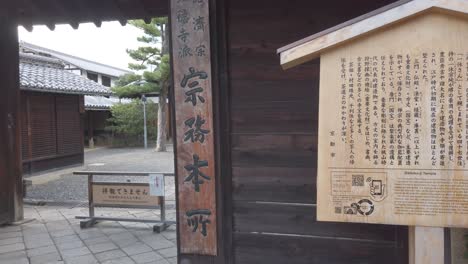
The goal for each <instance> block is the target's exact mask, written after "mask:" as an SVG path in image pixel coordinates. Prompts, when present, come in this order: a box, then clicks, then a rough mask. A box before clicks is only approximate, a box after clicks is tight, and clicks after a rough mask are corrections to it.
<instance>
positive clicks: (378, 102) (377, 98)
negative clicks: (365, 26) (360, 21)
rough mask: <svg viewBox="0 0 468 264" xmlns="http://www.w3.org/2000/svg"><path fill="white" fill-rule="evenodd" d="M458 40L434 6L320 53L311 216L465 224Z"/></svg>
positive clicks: (464, 32) (466, 180)
mask: <svg viewBox="0 0 468 264" xmlns="http://www.w3.org/2000/svg"><path fill="white" fill-rule="evenodd" d="M467 47H468V19H466V17H461V16H452V15H450V14H447V13H439V12H435V13H427V14H424V15H422V16H418V17H415V18H413V19H411V20H408V21H406V22H405V23H401V24H397V25H395V26H393V27H390V28H387V29H385V30H383V31H379V32H376V33H374V34H370V35H368V36H366V37H363V38H360V39H357V40H356V41H354V42H349V43H347V44H346V45H343V46H340V47H339V48H336V49H333V50H329V51H327V52H325V53H324V54H322V56H321V73H320V110H319V146H318V149H319V153H318V173H317V175H318V181H317V184H318V195H317V199H318V201H317V203H318V213H317V218H318V220H322V221H342V222H364V223H379V224H399V225H411V226H435V227H444V226H450V227H467V226H468V195H467V193H466V191H465V190H466V189H467V188H468V128H467V125H468V119H467V115H468V93H467V91H468V90H467V88H468V50H467ZM351 69H353V70H352V71H351ZM359 105H360V106H359ZM359 113H360V114H359ZM330 117H335V118H330ZM359 119H360V120H361V121H358V120H359ZM416 131H417V133H416ZM332 132H333V133H332ZM332 134H333V135H332ZM392 150H393V151H392ZM392 153H393V154H392Z"/></svg>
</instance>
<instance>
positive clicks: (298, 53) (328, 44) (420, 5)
mask: <svg viewBox="0 0 468 264" xmlns="http://www.w3.org/2000/svg"><path fill="white" fill-rule="evenodd" d="M434 9H437V10H443V11H451V12H456V13H461V14H468V2H467V1H466V0H414V1H411V2H408V3H405V4H403V5H400V6H396V7H394V8H392V9H389V10H387V11H385V12H382V13H380V14H377V15H375V16H371V17H368V18H366V19H363V20H360V21H358V22H356V23H351V24H349V25H346V23H344V24H345V26H343V27H340V26H338V27H339V29H337V30H336V31H332V32H330V33H328V34H325V35H320V33H319V34H318V35H319V37H317V38H314V39H311V40H310V41H308V42H305V43H303V44H300V45H298V46H295V47H292V48H290V49H286V50H284V49H280V51H281V52H280V59H281V66H282V67H283V68H284V69H289V68H291V67H294V66H297V65H299V64H302V63H305V62H307V61H310V60H313V59H315V58H317V57H318V56H320V54H321V53H322V52H324V51H326V50H329V49H331V48H333V47H335V46H337V45H341V44H343V43H344V42H347V41H351V40H353V39H355V38H357V37H360V36H363V35H365V34H368V33H370V32H373V31H375V30H378V29H381V28H383V27H387V26H389V25H393V24H394V23H397V22H400V21H402V20H405V19H409V18H411V17H414V16H415V15H418V14H421V13H423V12H427V11H431V10H434Z"/></svg>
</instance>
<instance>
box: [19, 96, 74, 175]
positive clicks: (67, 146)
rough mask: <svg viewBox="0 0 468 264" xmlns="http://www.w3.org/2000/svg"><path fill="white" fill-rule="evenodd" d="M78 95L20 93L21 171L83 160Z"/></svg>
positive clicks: (48, 167) (50, 167) (46, 168)
mask: <svg viewBox="0 0 468 264" xmlns="http://www.w3.org/2000/svg"><path fill="white" fill-rule="evenodd" d="M79 103H80V100H79V96H78V95H59V94H48V93H33V92H22V93H21V124H22V126H21V130H22V131H21V143H22V145H21V150H22V158H23V171H24V173H33V172H37V171H42V170H48V169H53V168H56V167H61V166H67V165H72V164H79V163H81V162H83V139H82V138H83V135H82V134H83V132H82V125H81V118H80V112H79V107H80V106H79Z"/></svg>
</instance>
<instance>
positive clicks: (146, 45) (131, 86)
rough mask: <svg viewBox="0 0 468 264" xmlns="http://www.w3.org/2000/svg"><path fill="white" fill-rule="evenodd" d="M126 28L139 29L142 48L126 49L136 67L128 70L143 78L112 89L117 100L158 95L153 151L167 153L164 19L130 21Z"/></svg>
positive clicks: (119, 83) (128, 79)
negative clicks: (156, 126) (155, 137)
mask: <svg viewBox="0 0 468 264" xmlns="http://www.w3.org/2000/svg"><path fill="white" fill-rule="evenodd" d="M129 24H131V25H133V26H135V27H137V28H139V29H142V30H143V32H144V35H143V36H140V37H138V41H139V42H141V43H142V46H140V47H138V48H137V49H134V50H133V49H127V53H128V54H129V55H130V57H131V58H132V59H134V60H135V61H137V62H138V63H129V65H128V66H129V68H130V69H133V70H136V71H143V74H142V75H138V74H127V75H124V76H122V77H121V78H120V79H119V80H118V81H117V83H116V86H115V87H114V88H113V91H114V92H115V93H116V94H117V95H118V96H119V97H121V98H122V97H139V96H141V95H142V94H148V93H154V92H157V93H159V103H158V135H157V140H156V150H157V151H166V123H167V120H166V116H167V102H166V101H167V95H168V91H169V85H170V78H171V77H170V62H169V42H168V41H169V38H168V33H169V32H168V28H167V25H168V23H167V18H153V19H152V20H151V23H149V24H146V23H145V22H144V21H143V20H132V21H130V22H129Z"/></svg>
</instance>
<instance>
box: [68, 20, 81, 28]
mask: <svg viewBox="0 0 468 264" xmlns="http://www.w3.org/2000/svg"><path fill="white" fill-rule="evenodd" d="M70 26H71V27H72V28H73V29H78V28H79V27H80V23H78V22H75V21H73V22H70Z"/></svg>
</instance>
